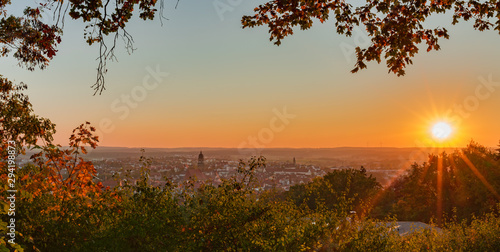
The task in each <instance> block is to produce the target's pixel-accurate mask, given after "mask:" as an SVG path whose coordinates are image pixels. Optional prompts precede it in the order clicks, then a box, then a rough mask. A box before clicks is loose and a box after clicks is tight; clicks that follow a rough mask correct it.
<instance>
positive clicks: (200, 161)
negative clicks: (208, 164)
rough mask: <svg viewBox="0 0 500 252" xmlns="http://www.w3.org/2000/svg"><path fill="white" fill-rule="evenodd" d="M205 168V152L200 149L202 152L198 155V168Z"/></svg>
mask: <svg viewBox="0 0 500 252" xmlns="http://www.w3.org/2000/svg"><path fill="white" fill-rule="evenodd" d="M203 168H205V157H204V156H203V153H202V152H201V151H200V154H199V155H198V169H203Z"/></svg>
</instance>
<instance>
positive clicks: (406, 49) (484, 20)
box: [241, 0, 500, 76]
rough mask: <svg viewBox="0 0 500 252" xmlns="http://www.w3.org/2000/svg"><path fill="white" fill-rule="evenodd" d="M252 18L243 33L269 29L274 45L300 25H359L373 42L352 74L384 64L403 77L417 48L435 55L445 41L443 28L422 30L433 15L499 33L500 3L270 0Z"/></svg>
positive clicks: (344, 28)
mask: <svg viewBox="0 0 500 252" xmlns="http://www.w3.org/2000/svg"><path fill="white" fill-rule="evenodd" d="M254 11H255V14H254V15H253V16H244V17H243V18H242V21H241V22H242V24H243V28H247V27H256V26H261V25H267V26H268V27H269V33H270V34H271V37H270V40H271V41H274V43H275V44H276V45H280V44H281V40H282V39H284V38H285V37H286V36H288V35H292V34H293V28H294V27H295V26H299V27H300V29H302V30H306V29H309V28H311V26H312V25H313V19H318V20H319V21H320V22H322V23H323V22H324V21H326V20H328V19H329V18H331V16H333V18H334V19H335V26H336V28H337V33H339V34H345V35H346V36H351V35H352V32H353V29H354V27H355V26H360V25H363V26H364V27H365V28H366V31H367V32H368V36H369V37H370V38H371V44H370V46H368V48H360V47H359V46H358V47H357V48H356V57H357V62H356V64H355V67H354V69H352V72H353V73H355V72H357V71H359V70H360V69H363V68H366V62H369V61H377V62H378V63H380V62H381V60H382V59H381V58H382V56H383V58H385V59H386V64H387V68H389V72H393V73H394V74H397V75H398V76H402V75H404V74H405V70H404V69H405V67H406V66H407V65H408V64H412V58H413V57H414V56H415V55H416V54H417V53H418V51H419V49H418V47H417V45H419V44H420V43H425V44H426V45H427V51H431V50H439V49H440V46H439V44H438V40H439V38H445V39H448V38H449V36H448V31H447V30H446V29H445V28H444V27H437V28H434V29H427V28H424V26H423V22H424V21H425V20H426V19H427V18H429V17H431V16H433V15H434V16H436V15H437V14H442V13H446V12H453V18H452V24H456V23H458V22H459V20H460V19H464V20H465V21H468V20H473V21H474V24H473V27H474V28H475V29H477V30H479V31H484V30H489V29H494V30H497V31H498V32H500V15H499V12H500V2H499V1H497V0H492V1H485V2H484V3H481V2H479V1H474V0H469V1H458V0H444V1H434V0H431V1H428V0H412V1H410V0H394V1H389V0H382V1H381V0H366V1H365V2H364V3H363V4H361V5H360V6H357V7H355V6H353V5H352V4H350V3H348V2H347V1H344V0H298V1H297V0H293V1H292V0H272V1H269V2H267V3H265V4H263V5H260V6H259V7H257V8H255V9H254Z"/></svg>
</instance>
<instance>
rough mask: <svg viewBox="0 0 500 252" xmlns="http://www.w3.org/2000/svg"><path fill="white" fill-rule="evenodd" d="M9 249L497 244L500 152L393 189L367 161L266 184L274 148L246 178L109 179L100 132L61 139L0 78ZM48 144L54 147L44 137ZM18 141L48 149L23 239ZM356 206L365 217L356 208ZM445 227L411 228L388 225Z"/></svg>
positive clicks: (421, 170)
mask: <svg viewBox="0 0 500 252" xmlns="http://www.w3.org/2000/svg"><path fill="white" fill-rule="evenodd" d="M0 84H1V90H2V93H1V96H0V102H1V105H2V106H1V107H0V112H1V114H0V115H1V117H0V135H1V139H2V142H1V145H0V153H1V155H2V161H1V162H0V191H1V200H0V204H1V207H0V210H1V212H2V213H1V216H2V218H1V222H2V223H1V224H0V233H1V235H2V239H1V240H0V251H10V250H17V251H214V250H227V251H235V250H238V251H239V250H243V251H307V250H320V251H337V250H339V251H345V250H348V251H372V250H376V251H403V250H408V251H421V250H434V251H455V250H465V251H470V250H474V251H492V250H495V249H497V248H498V247H500V215H499V211H500V205H499V202H500V198H499V197H498V192H499V191H500V169H499V168H500V163H499V162H500V161H499V156H500V151H499V152H498V153H497V152H492V151H490V150H489V149H487V148H484V147H482V146H480V145H479V144H476V143H471V144H470V145H469V146H468V147H467V148H465V149H464V150H461V151H457V152H456V153H452V154H445V153H443V154H440V155H434V156H430V157H429V161H428V162H427V163H424V164H414V165H413V166H412V167H411V168H410V170H408V172H407V173H406V174H403V175H402V176H401V177H399V178H398V179H397V180H396V181H394V182H393V183H392V185H391V186H390V187H388V188H381V186H380V184H379V183H378V182H377V181H376V180H375V179H374V178H373V177H371V176H368V175H367V174H366V171H365V170H364V169H360V170H354V169H349V170H341V171H336V172H333V173H329V174H328V175H326V176H324V177H323V178H317V179H315V180H314V181H312V182H310V183H308V184H303V185H297V186H294V187H292V188H291V190H290V191H289V192H286V193H283V192H278V191H259V190H257V189H258V181H255V179H254V176H253V174H254V173H255V171H256V170H258V169H260V168H261V167H263V166H265V159H264V158H263V157H253V158H250V159H249V160H248V161H243V160H242V161H240V164H239V166H238V172H239V175H238V176H235V177H233V178H231V179H228V180H224V181H222V184H220V185H218V186H214V185H212V184H211V183H204V182H199V181H196V180H188V181H187V182H185V183H183V184H173V183H170V182H169V181H168V180H166V182H165V184H164V185H163V186H152V185H150V184H149V182H148V177H149V165H150V162H151V160H149V159H148V158H147V157H145V154H143V157H141V160H140V161H141V163H142V168H141V178H140V179H139V180H138V181H131V180H130V179H127V177H126V176H125V177H122V178H117V180H119V181H120V186H119V187H116V188H104V187H103V186H102V185H101V184H100V183H96V182H95V181H94V177H95V175H96V170H95V168H94V166H93V164H92V163H91V162H88V161H85V160H84V159H83V156H84V155H85V154H86V152H87V148H89V147H90V148H95V147H96V146H97V143H98V138H97V137H96V136H94V135H93V132H94V131H95V129H94V128H93V127H92V126H91V125H90V124H89V123H85V124H82V125H80V126H79V127H78V128H76V129H75V130H74V132H73V135H71V136H70V139H69V148H62V147H61V146H56V145H52V144H51V141H52V135H53V134H54V132H55V126H54V125H53V124H52V123H51V122H50V121H49V120H47V119H44V118H40V117H38V116H36V115H35V114H34V113H33V111H32V108H31V104H30V103H29V101H28V99H27V97H26V96H25V95H23V93H22V91H23V89H24V88H25V87H23V86H15V85H13V84H12V83H11V82H9V81H7V80H5V79H2V78H0ZM40 143H42V144H40ZM9 146H11V147H14V148H15V149H16V152H17V153H23V152H24V150H25V148H34V149H38V150H39V153H38V154H35V155H33V157H32V163H31V164H28V165H26V166H24V167H22V168H19V169H17V170H16V171H15V174H16V177H15V179H16V181H15V189H16V190H17V194H16V201H15V214H16V215H15V218H16V222H15V242H16V243H15V244H11V243H9V240H10V239H12V236H9V235H7V233H8V232H9V230H7V225H9V223H10V221H11V220H10V219H11V217H10V216H9V215H8V212H9V211H10V207H11V206H10V203H11V201H10V199H9V198H8V197H9V194H8V192H7V190H9V188H11V187H9V186H10V184H9V182H8V178H9V169H8V167H9V166H8V165H9V163H8V155H9V150H10V149H12V148H9ZM352 210H355V211H356V214H355V215H353V214H351V211H352ZM395 220H414V221H424V222H427V223H429V222H431V223H432V222H433V220H436V225H438V226H440V227H441V228H442V231H437V230H430V229H427V230H421V231H418V232H415V233H412V234H409V235H406V236H400V235H399V234H398V232H396V231H395V230H394V229H392V228H388V227H387V226H386V225H385V222H390V221H395Z"/></svg>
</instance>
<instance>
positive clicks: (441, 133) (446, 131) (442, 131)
mask: <svg viewBox="0 0 500 252" xmlns="http://www.w3.org/2000/svg"><path fill="white" fill-rule="evenodd" d="M452 132H453V130H452V128H451V126H450V124H448V123H446V122H438V123H436V124H434V126H432V136H433V137H434V138H436V139H439V140H445V139H447V138H448V137H450V135H451V133H452Z"/></svg>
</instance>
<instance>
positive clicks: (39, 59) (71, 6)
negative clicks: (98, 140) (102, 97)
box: [0, 0, 163, 93]
mask: <svg viewBox="0 0 500 252" xmlns="http://www.w3.org/2000/svg"><path fill="white" fill-rule="evenodd" d="M10 4H11V1H10V0H1V1H0V15H1V19H0V55H1V56H8V55H10V54H11V53H13V56H14V58H16V59H17V60H18V61H19V65H20V66H24V67H26V68H27V69H28V70H31V71H33V70H34V69H35V68H36V67H39V68H41V69H44V68H45V67H46V66H47V65H48V64H49V62H50V60H52V59H53V57H54V56H55V55H56V53H57V45H58V44H59V43H61V35H62V32H63V28H64V20H65V17H66V16H67V15H69V16H70V17H71V18H72V19H75V20H81V21H82V22H83V23H85V24H87V25H86V27H85V30H84V38H85V41H86V42H87V43H88V44H89V45H93V44H94V43H98V44H99V64H98V67H97V80H96V83H95V84H94V85H93V86H92V87H93V88H94V90H95V93H101V92H102V91H103V90H104V89H105V87H104V74H105V73H106V71H107V70H106V61H107V60H113V59H115V56H114V52H115V48H116V46H117V41H118V39H120V38H123V40H124V42H125V48H126V50H127V51H128V52H129V53H130V52H131V51H133V50H134V48H133V38H132V36H131V35H130V34H129V33H128V32H127V31H126V29H125V28H126V25H127V23H128V22H129V21H130V20H131V18H132V16H133V14H134V9H136V10H139V18H141V19H143V20H152V19H153V18H154V16H155V13H156V12H157V11H158V9H157V8H159V9H160V12H161V11H162V10H163V1H162V0H160V1H157V0H115V1H111V0H104V1H102V0H95V1H94V0H92V1H89V0H68V1H64V0H43V1H41V2H40V3H37V5H36V6H33V7H30V6H27V7H26V8H25V9H24V12H23V15H22V16H15V15H12V14H9V12H8V11H7V7H8V5H10ZM157 6H158V7H157ZM50 16H52V17H53V18H52V19H53V21H54V22H55V24H48V22H47V23H46V21H44V20H49V19H48V18H47V19H44V17H50ZM107 36H112V39H113V40H112V44H111V45H107V44H106V42H105V38H106V37H107Z"/></svg>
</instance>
